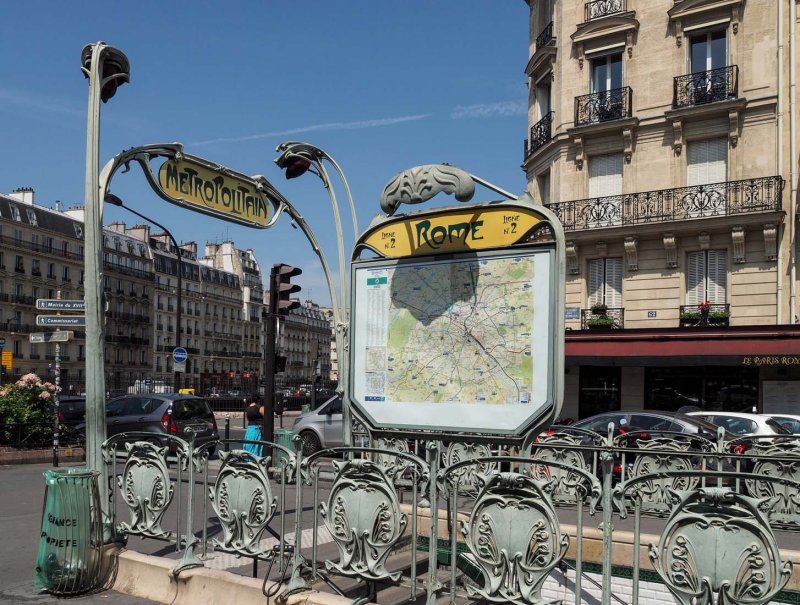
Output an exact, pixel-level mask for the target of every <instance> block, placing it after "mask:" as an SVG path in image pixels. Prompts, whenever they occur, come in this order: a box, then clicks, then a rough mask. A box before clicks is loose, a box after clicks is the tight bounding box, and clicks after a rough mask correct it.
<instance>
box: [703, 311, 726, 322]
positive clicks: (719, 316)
mask: <svg viewBox="0 0 800 605" xmlns="http://www.w3.org/2000/svg"><path fill="white" fill-rule="evenodd" d="M730 316H731V314H730V313H728V312H727V311H712V312H711V313H709V314H708V323H712V324H724V323H728V319H729V318H730Z"/></svg>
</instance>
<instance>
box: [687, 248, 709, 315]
mask: <svg viewBox="0 0 800 605" xmlns="http://www.w3.org/2000/svg"><path fill="white" fill-rule="evenodd" d="M705 269H706V253H705V251H704V250H701V251H699V252H690V253H689V256H688V258H687V263H686V304H687V305H699V304H700V303H701V302H703V301H704V300H705V281H706V280H705V277H706V270H705Z"/></svg>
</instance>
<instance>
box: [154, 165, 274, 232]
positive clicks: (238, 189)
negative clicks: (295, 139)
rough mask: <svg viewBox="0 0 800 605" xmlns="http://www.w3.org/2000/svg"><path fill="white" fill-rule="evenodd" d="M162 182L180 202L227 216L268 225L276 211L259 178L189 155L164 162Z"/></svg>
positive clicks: (193, 207) (161, 172) (168, 191)
mask: <svg viewBox="0 0 800 605" xmlns="http://www.w3.org/2000/svg"><path fill="white" fill-rule="evenodd" d="M158 184H159V185H160V186H161V188H162V189H163V191H164V193H166V194H167V195H168V196H169V197H171V198H173V199H174V200H175V201H176V202H177V203H179V204H180V205H182V206H185V207H188V208H191V209H194V210H200V211H201V212H204V213H206V214H212V215H214V216H216V217H218V218H222V219H224V220H228V221H233V222H237V223H243V224H248V225H249V226H253V227H266V226H268V224H269V220H270V217H271V215H272V212H271V206H270V202H269V201H268V200H267V198H266V196H265V195H264V194H263V193H262V192H261V191H259V189H258V187H257V185H256V183H255V181H253V180H251V179H249V178H248V177H245V176H244V175H238V174H234V173H232V172H231V171H229V170H227V169H219V170H214V169H212V168H210V167H208V166H205V165H203V164H201V163H200V162H197V161H192V160H189V159H186V158H185V157H184V158H183V159H181V160H175V159H170V160H167V161H166V162H164V163H163V164H162V165H161V168H160V169H159V171H158Z"/></svg>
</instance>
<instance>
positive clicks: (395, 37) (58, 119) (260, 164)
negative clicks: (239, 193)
mask: <svg viewBox="0 0 800 605" xmlns="http://www.w3.org/2000/svg"><path fill="white" fill-rule="evenodd" d="M0 15H2V20H3V23H4V27H3V36H0V56H2V57H3V60H2V62H0V123H2V129H0V132H2V133H3V135H2V147H1V148H0V160H2V161H1V162H0V191H3V192H10V191H12V190H13V189H16V188H17V187H33V188H34V189H35V191H36V201H37V203H38V204H41V205H43V206H52V205H53V204H54V202H55V200H60V201H61V202H62V205H63V206H71V205H79V204H82V203H83V196H84V171H85V151H86V105H87V93H88V85H87V82H86V80H85V79H84V78H83V75H82V73H81V71H80V52H81V49H82V48H83V46H84V45H85V44H87V43H93V42H96V41H98V40H103V41H105V42H107V43H108V44H110V45H112V46H115V47H117V48H119V49H120V50H122V51H123V52H124V53H125V54H126V55H127V56H128V59H129V60H130V63H131V82H130V83H129V84H126V85H124V86H123V87H121V88H120V89H119V90H118V92H117V95H116V96H115V97H114V98H113V99H111V101H110V102H109V103H108V104H106V105H104V106H103V107H102V114H101V124H102V130H101V141H100V158H101V165H102V164H104V163H105V162H106V161H107V160H109V159H111V158H112V157H113V156H114V155H116V154H117V153H119V152H120V151H121V150H123V149H126V148H129V147H133V146H138V145H144V144H150V143H169V142H173V141H180V142H181V143H183V144H184V145H185V148H186V151H187V152H188V153H192V154H194V155H199V156H202V157H205V158H207V159H210V160H212V161H214V162H217V163H220V164H223V165H226V166H228V167H230V168H232V169H234V170H237V171H240V172H244V173H247V174H263V175H265V176H266V177H267V178H268V179H270V180H271V181H272V182H273V183H274V184H275V185H276V186H277V187H278V189H280V191H281V192H282V193H283V194H284V195H286V197H288V198H289V199H290V200H291V201H292V203H293V204H294V205H295V206H296V207H297V208H298V209H299V210H300V212H301V213H302V214H303V215H304V216H305V217H306V219H307V220H308V222H309V223H310V225H311V227H312V228H313V229H314V232H315V233H316V234H317V236H318V237H319V239H320V240H321V242H322V245H323V248H324V249H325V252H326V253H327V254H328V257H329V261H330V263H331V264H332V265H333V266H334V267H336V266H338V260H337V256H336V246H335V238H334V233H333V229H332V214H331V210H330V204H329V201H328V197H327V194H326V193H325V191H324V189H323V188H322V185H321V182H320V181H319V180H318V179H317V178H316V177H314V176H313V175H310V174H309V175H306V176H304V177H303V178H301V179H295V180H291V181H287V180H285V178H284V176H283V174H282V173H281V171H280V170H279V169H278V168H277V167H276V166H275V165H274V163H273V159H274V158H275V157H276V156H277V154H276V153H275V147H276V146H277V145H278V144H279V143H281V142H282V141H285V140H301V141H306V142H309V143H312V144H314V145H317V146H319V147H321V148H322V149H324V150H325V151H326V152H328V153H329V154H330V155H331V156H333V157H334V158H335V159H336V161H337V162H338V163H339V165H340V166H341V167H342V169H343V171H344V172H345V174H346V176H347V180H348V182H349V184H350V187H351V190H352V193H353V197H354V199H355V204H356V209H357V214H358V220H359V227H360V230H361V231H363V230H364V229H365V228H366V227H367V225H368V224H369V222H370V220H371V219H372V217H373V216H375V214H377V213H379V212H380V208H379V206H378V201H379V198H380V194H381V191H382V190H383V187H384V186H385V185H386V183H387V182H388V181H389V180H390V179H391V177H392V176H394V175H395V174H397V173H398V172H400V171H401V170H404V169H406V168H410V167H412V166H416V165H420V164H428V163H439V162H449V163H451V164H454V165H456V166H459V167H461V168H463V169H465V170H467V171H468V172H472V173H473V174H476V175H478V176H480V177H482V178H484V179H486V180H488V181H490V182H493V183H495V184H496V185H498V186H500V187H502V188H504V189H506V190H509V191H512V192H515V193H522V191H523V190H524V188H525V177H524V174H523V172H522V170H521V169H520V164H521V162H522V152H523V145H522V143H523V139H524V138H525V136H526V127H527V120H526V99H527V92H526V87H525V81H526V80H525V74H524V68H525V64H526V62H527V58H528V56H527V52H528V51H527V49H528V25H527V24H528V9H527V7H526V5H525V3H524V2H523V1H522V0H470V1H466V2H464V1H457V0H436V1H434V0H426V1H423V0H395V1H394V2H388V1H382V0H372V1H369V2H368V1H366V0H343V1H339V2H331V1H330V0H328V1H321V0H306V1H304V2H277V1H272V0H270V1H267V0H262V1H260V2H256V1H251V2H244V1H242V2H237V1H229V2H226V3H222V2H211V1H208V0H202V1H200V0H194V1H192V2H184V1H180V2H179V1H171V2H163V1H158V2H157V1H154V0H139V1H138V2H135V3H122V2H112V1H109V0H105V1H102V2H100V1H82V2H78V3H75V2H63V1H37V0H31V1H29V2H5V3H3V6H2V10H0ZM334 184H335V185H336V186H338V183H337V182H336V181H334ZM111 190H112V191H113V192H114V193H115V194H117V195H119V196H120V197H122V198H123V199H124V200H125V201H126V203H127V204H129V205H131V206H134V207H135V208H136V209H137V210H139V211H140V212H142V213H144V214H150V215H152V216H153V217H154V218H156V220H159V221H160V222H162V223H163V224H164V225H165V226H166V227H167V228H169V229H170V230H171V231H172V232H173V234H174V235H175V237H176V238H177V239H178V240H179V241H189V240H194V241H197V242H198V244H200V246H201V247H202V245H203V244H204V243H205V242H206V241H224V240H227V239H230V240H233V241H235V242H236V244H237V245H238V246H239V247H243V248H253V250H254V251H255V253H256V256H257V258H258V260H259V262H260V263H261V266H262V270H263V271H264V272H265V273H268V272H269V267H270V266H271V265H272V264H273V263H276V262H286V263H289V264H293V265H296V266H299V267H301V268H303V270H304V275H302V276H301V277H299V278H297V281H298V283H300V284H301V285H302V286H303V287H304V292H302V293H301V296H302V297H304V298H305V297H310V298H312V299H314V300H316V301H318V302H320V303H323V304H325V303H327V302H328V300H329V299H328V295H327V290H326V288H325V286H324V280H323V279H322V274H321V270H320V269H319V263H318V262H317V260H316V256H315V255H314V253H313V252H312V251H311V249H310V247H309V246H308V244H307V243H306V241H305V239H304V238H303V236H302V234H301V233H300V232H299V231H296V230H293V229H291V228H290V227H289V224H288V220H281V221H280V222H279V224H278V225H276V226H275V227H273V228H272V229H269V230H266V231H260V230H254V229H248V228H246V227H242V226H238V225H234V224H232V223H226V222H221V221H218V220H214V219H212V218H210V217H207V216H204V215H201V214H196V213H192V212H190V211H188V210H185V209H181V208H177V207H174V206H171V205H170V204H168V203H166V202H164V201H162V200H160V199H159V198H158V197H156V195H155V194H154V193H153V192H152V191H151V190H150V189H149V187H148V186H147V184H146V182H145V179H144V177H143V176H142V174H141V171H140V170H139V169H138V167H137V168H134V169H132V170H131V171H130V172H129V173H127V174H118V175H117V176H115V178H114V180H113V181H112V184H111ZM337 195H338V196H339V198H340V204H341V205H342V209H343V211H346V203H345V197H344V190H343V189H342V188H341V187H338V188H337ZM497 197H498V196H497V195H496V194H492V193H491V192H488V191H486V190H482V189H481V188H479V189H478V193H477V194H476V199H482V200H489V199H496V198H497ZM442 201H443V202H445V203H447V204H456V203H457V202H455V200H453V199H452V198H451V197H449V196H448V197H446V198H444V199H443V200H442ZM436 203H437V204H439V203H440V202H438V201H437V202H436ZM413 209H418V208H413ZM284 219H286V217H284ZM111 220H124V221H126V222H128V223H129V224H133V223H135V222H137V220H136V217H134V216H132V215H130V214H129V213H126V212H125V211H124V210H120V209H117V208H107V210H106V221H105V222H106V223H107V222H110V221H111ZM344 220H345V225H348V224H349V219H348V218H347V217H346V216H345V218H344ZM352 243H353V238H352V235H348V237H347V240H346V249H347V251H348V254H349V252H350V250H351V249H352Z"/></svg>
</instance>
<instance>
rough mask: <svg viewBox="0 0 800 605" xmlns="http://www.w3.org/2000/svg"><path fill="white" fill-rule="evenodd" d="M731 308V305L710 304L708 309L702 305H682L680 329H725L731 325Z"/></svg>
mask: <svg viewBox="0 0 800 605" xmlns="http://www.w3.org/2000/svg"><path fill="white" fill-rule="evenodd" d="M730 317H731V306H730V305H729V304H710V305H708V307H707V308H704V307H703V306H701V305H681V307H680V320H679V321H680V323H679V325H680V327H681V328H694V327H699V328H702V327H707V326H716V327H725V326H727V325H729V323H730Z"/></svg>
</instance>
